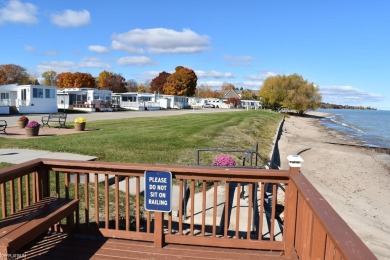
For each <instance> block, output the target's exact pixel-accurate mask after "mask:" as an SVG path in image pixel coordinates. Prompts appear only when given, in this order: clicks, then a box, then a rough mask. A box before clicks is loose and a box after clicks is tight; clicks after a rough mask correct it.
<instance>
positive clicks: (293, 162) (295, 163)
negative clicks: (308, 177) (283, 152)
mask: <svg viewBox="0 0 390 260" xmlns="http://www.w3.org/2000/svg"><path fill="white" fill-rule="evenodd" d="M287 160H288V166H290V172H291V173H293V172H296V173H299V172H300V171H301V162H303V159H302V157H301V156H299V155H289V156H287Z"/></svg>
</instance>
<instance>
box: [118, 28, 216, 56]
mask: <svg viewBox="0 0 390 260" xmlns="http://www.w3.org/2000/svg"><path fill="white" fill-rule="evenodd" d="M209 41H210V40H209V37H208V36H205V35H199V34H197V33H195V32H193V31H191V30H190V29H183V30H182V31H175V30H171V29H165V28H153V29H145V30H143V29H134V30H131V31H128V32H126V33H121V34H114V35H113V36H112V48H113V49H116V50H122V51H127V52H131V53H138V54H140V53H145V52H149V53H155V54H174V53H198V52H203V51H206V50H208V49H209V44H210V43H209Z"/></svg>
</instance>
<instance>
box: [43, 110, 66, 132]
mask: <svg viewBox="0 0 390 260" xmlns="http://www.w3.org/2000/svg"><path fill="white" fill-rule="evenodd" d="M67 115H68V114H66V113H51V114H49V115H48V116H43V117H42V127H44V126H45V125H47V126H48V127H50V125H49V122H56V123H59V124H60V128H61V126H62V127H64V128H66V126H65V123H66V116H67Z"/></svg>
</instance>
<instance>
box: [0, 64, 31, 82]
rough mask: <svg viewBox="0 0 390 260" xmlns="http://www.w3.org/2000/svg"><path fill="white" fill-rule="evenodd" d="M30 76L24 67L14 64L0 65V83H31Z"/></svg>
mask: <svg viewBox="0 0 390 260" xmlns="http://www.w3.org/2000/svg"><path fill="white" fill-rule="evenodd" d="M30 82H31V80H30V76H29V75H28V73H27V72H26V69H25V68H23V67H21V66H19V65H15V64H4V65H0V85H6V84H19V85H24V84H31V83H30Z"/></svg>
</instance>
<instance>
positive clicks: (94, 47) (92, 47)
mask: <svg viewBox="0 0 390 260" xmlns="http://www.w3.org/2000/svg"><path fill="white" fill-rule="evenodd" d="M88 50H90V51H93V52H97V53H102V54H104V53H109V50H108V48H107V47H104V46H101V45H90V46H88Z"/></svg>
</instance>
